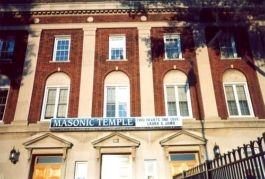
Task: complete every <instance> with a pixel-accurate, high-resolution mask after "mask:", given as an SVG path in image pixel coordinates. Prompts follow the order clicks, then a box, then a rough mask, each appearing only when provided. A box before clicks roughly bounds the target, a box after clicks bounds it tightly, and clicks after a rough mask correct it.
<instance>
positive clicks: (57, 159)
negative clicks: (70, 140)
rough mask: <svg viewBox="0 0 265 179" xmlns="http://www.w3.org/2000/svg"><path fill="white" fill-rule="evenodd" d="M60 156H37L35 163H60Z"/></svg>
mask: <svg viewBox="0 0 265 179" xmlns="http://www.w3.org/2000/svg"><path fill="white" fill-rule="evenodd" d="M62 162H63V160H62V157H61V156H39V157H37V160H36V163H43V164H45V163H62Z"/></svg>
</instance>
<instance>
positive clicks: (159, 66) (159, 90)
mask: <svg viewBox="0 0 265 179" xmlns="http://www.w3.org/2000/svg"><path fill="white" fill-rule="evenodd" d="M164 33H180V36H181V45H182V47H181V48H182V54H183V58H184V60H164V40H163V35H164ZM151 41H152V61H153V79H154V95H155V96H154V98H155V114H156V115H157V116H164V115H165V114H166V111H165V103H164V88H163V79H164V76H165V74H166V73H167V72H168V71H170V70H173V69H174V66H175V67H176V70H180V71H182V72H184V73H185V74H186V75H187V76H188V79H189V87H190V95H191V105H192V113H193V117H194V118H196V119H202V118H203V116H204V114H203V107H202V102H201V101H202V100H201V92H200V84H199V77H198V70H197V62H196V54H195V51H194V42H193V35H192V30H191V29H189V28H152V30H151Z"/></svg>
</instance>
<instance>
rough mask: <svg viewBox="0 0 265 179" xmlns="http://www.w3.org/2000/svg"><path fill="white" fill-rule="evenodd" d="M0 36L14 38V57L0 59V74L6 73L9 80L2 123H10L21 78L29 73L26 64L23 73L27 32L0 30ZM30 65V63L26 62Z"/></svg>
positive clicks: (12, 118)
mask: <svg viewBox="0 0 265 179" xmlns="http://www.w3.org/2000/svg"><path fill="white" fill-rule="evenodd" d="M0 34H1V35H0V38H1V37H4V38H5V37H7V36H11V37H14V38H15V49H14V52H15V53H14V58H13V59H12V61H10V62H1V60H0V74H1V75H6V76H8V78H9V79H10V81H11V84H10V89H9V94H8V99H7V104H6V108H5V114H4V119H3V121H4V123H7V124H9V123H11V122H12V121H13V120H14V115H15V111H16V106H17V100H18V94H19V89H20V85H23V84H21V79H22V78H23V76H24V75H27V73H29V72H28V71H27V66H25V69H24V73H23V66H24V61H25V55H26V49H27V43H28V32H26V31H0ZM28 65H30V64H28ZM22 74H23V75H22Z"/></svg>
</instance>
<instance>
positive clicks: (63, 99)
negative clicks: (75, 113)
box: [57, 89, 68, 117]
mask: <svg viewBox="0 0 265 179" xmlns="http://www.w3.org/2000/svg"><path fill="white" fill-rule="evenodd" d="M67 99H68V89H60V94H59V101H58V109H57V117H66V107H67Z"/></svg>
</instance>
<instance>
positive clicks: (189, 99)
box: [164, 83, 193, 119]
mask: <svg viewBox="0 0 265 179" xmlns="http://www.w3.org/2000/svg"><path fill="white" fill-rule="evenodd" d="M168 86H174V89H175V95H176V96H175V99H176V106H177V116H178V117H181V118H183V119H187V118H188V119H190V118H192V116H193V114H192V107H191V97H190V88H189V84H188V83H173V84H170V83H169V84H164V103H165V109H166V116H168V105H167V91H166V88H167V87H168ZM178 86H186V89H187V102H188V111H189V116H181V115H180V110H179V97H178V91H177V90H178V88H177V87H178Z"/></svg>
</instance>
